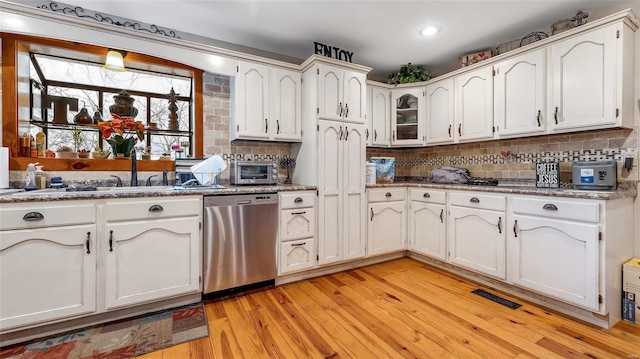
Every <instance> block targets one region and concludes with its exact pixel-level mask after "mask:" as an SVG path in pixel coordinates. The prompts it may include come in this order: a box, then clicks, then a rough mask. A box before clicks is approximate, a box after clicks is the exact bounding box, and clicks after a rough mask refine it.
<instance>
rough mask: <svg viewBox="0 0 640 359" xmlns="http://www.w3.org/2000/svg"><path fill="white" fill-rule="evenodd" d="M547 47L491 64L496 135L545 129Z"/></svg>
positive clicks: (535, 131) (510, 134)
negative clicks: (493, 76)
mask: <svg viewBox="0 0 640 359" xmlns="http://www.w3.org/2000/svg"><path fill="white" fill-rule="evenodd" d="M546 61H547V60H546V49H544V48H543V49H539V50H536V51H533V52H529V53H526V54H523V55H520V56H516V57H514V58H512V59H509V60H506V61H502V62H500V63H499V64H496V65H494V69H495V74H496V75H495V79H494V86H495V88H494V95H495V99H494V100H495V101H494V121H495V126H496V133H497V134H498V136H499V137H512V136H516V135H525V134H536V133H537V134H539V133H544V132H545V130H546V128H547V126H546V116H547V111H546V108H547V107H546V103H545V102H546V101H545V96H546V93H547V92H546V81H545V76H546V71H545V64H546Z"/></svg>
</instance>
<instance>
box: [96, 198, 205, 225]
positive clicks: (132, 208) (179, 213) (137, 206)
mask: <svg viewBox="0 0 640 359" xmlns="http://www.w3.org/2000/svg"><path fill="white" fill-rule="evenodd" d="M200 213H202V201H201V198H200V197H187V198H166V197H158V198H152V199H149V198H144V199H136V198H126V199H122V200H117V201H109V202H108V203H106V204H105V205H104V209H103V216H102V217H103V218H104V220H105V221H108V222H114V221H130V220H140V219H157V218H169V217H185V216H199V215H200Z"/></svg>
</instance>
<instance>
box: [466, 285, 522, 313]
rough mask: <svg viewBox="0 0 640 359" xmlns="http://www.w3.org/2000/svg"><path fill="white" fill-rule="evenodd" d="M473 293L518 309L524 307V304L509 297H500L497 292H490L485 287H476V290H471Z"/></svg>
mask: <svg viewBox="0 0 640 359" xmlns="http://www.w3.org/2000/svg"><path fill="white" fill-rule="evenodd" d="M471 293H473V294H477V295H479V296H481V297H482V298H486V299H489V300H492V301H494V302H496V303H498V304H502V305H504V306H505V307H507V308H511V309H518V308H520V307H522V304H518V303H516V302H512V301H510V300H508V299H504V298H502V297H499V296H497V295H495V294H492V293H489V292H487V291H486V290H483V289H474V290H472V291H471Z"/></svg>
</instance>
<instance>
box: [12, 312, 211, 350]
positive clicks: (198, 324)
mask: <svg viewBox="0 0 640 359" xmlns="http://www.w3.org/2000/svg"><path fill="white" fill-rule="evenodd" d="M207 336H209V327H208V325H207V318H206V316H205V312H204V307H203V305H202V303H198V304H195V305H189V306H186V307H180V308H174V309H170V310H166V311H162V312H155V313H151V314H148V315H144V316H140V317H136V318H133V319H125V320H120V321H116V322H111V323H106V324H103V325H99V326H95V327H91V328H88V329H84V330H80V331H77V332H73V333H66V334H64V335H60V336H57V337H55V338H48V339H45V340H42V341H37V342H30V343H25V344H17V345H13V346H10V347H6V348H1V350H0V359H36V358H38V359H40V358H46V359H76V358H78V359H89V358H100V359H123V358H133V357H135V356H138V355H141V354H145V353H150V352H153V351H156V350H160V349H164V348H168V347H170V346H173V345H176V344H180V343H184V342H187V341H191V340H194V339H199V338H203V337H207Z"/></svg>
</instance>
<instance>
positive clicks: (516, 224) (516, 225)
mask: <svg viewBox="0 0 640 359" xmlns="http://www.w3.org/2000/svg"><path fill="white" fill-rule="evenodd" d="M513 236H514V237H516V238H518V220H517V219H516V221H515V222H514V223H513Z"/></svg>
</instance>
